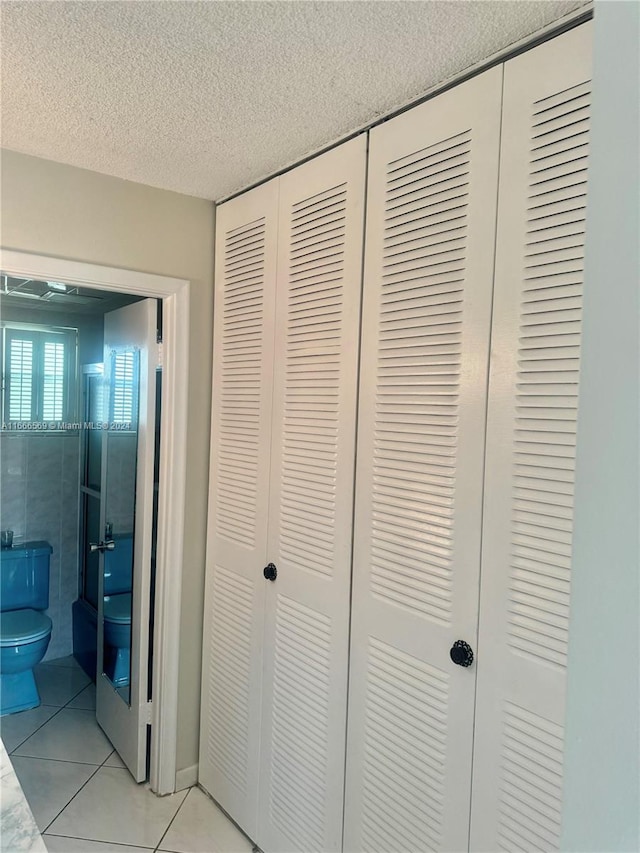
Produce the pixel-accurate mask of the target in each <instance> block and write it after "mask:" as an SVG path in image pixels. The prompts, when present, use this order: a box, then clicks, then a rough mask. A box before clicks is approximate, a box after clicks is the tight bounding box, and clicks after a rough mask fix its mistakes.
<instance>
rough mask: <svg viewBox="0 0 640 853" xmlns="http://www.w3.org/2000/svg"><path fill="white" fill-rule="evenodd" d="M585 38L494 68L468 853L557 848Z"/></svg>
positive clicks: (586, 91) (580, 32) (585, 31)
mask: <svg viewBox="0 0 640 853" xmlns="http://www.w3.org/2000/svg"><path fill="white" fill-rule="evenodd" d="M591 38H592V26H591V25H590V24H588V25H584V26H581V27H579V28H577V29H574V30H571V31H570V32H568V33H565V34H564V35H562V36H560V37H559V38H557V39H553V40H552V41H549V42H547V43H546V44H543V45H540V46H539V47H537V48H535V49H534V50H532V51H530V52H529V53H525V54H523V55H522V56H519V57H517V58H516V59H513V60H511V61H510V62H508V63H506V65H505V79H504V104H503V120H502V145H501V155H500V196H499V201H498V234H497V246H496V274H495V290H494V312H493V327H492V333H491V377H490V383H489V407H488V420H487V456H486V476H485V499H484V524H483V539H482V582H481V585H480V590H481V592H480V636H479V640H478V693H477V700H476V725H475V731H476V734H475V749H474V764H473V797H472V804H473V809H472V821H471V849H472V850H474V851H475V850H477V851H494V850H505V851H511V850H527V851H529V850H545V851H546V850H557V849H558V847H559V843H560V824H561V816H562V765H563V739H564V714H565V689H566V675H567V640H568V627H569V598H570V575H571V542H572V533H573V487H574V464H575V450H576V416H577V411H578V378H579V368H580V338H581V325H582V324H581V312H582V280H583V269H584V235H585V214H586V201H587V160H588V153H589V104H590V77H591Z"/></svg>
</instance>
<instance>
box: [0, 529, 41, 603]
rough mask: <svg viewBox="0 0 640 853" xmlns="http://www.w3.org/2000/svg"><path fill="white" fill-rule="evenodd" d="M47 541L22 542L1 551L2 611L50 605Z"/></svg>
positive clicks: (0, 593) (0, 601)
mask: <svg viewBox="0 0 640 853" xmlns="http://www.w3.org/2000/svg"><path fill="white" fill-rule="evenodd" d="M52 551H53V548H52V547H51V545H49V543H48V542H23V543H22V544H21V545H14V546H13V547H12V548H6V549H2V550H0V610H22V609H24V608H31V609H32V610H46V609H47V607H49V561H50V558H51V552H52Z"/></svg>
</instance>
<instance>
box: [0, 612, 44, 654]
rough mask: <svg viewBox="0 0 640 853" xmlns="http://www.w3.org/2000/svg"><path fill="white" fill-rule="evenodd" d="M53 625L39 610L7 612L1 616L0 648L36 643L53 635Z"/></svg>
mask: <svg viewBox="0 0 640 853" xmlns="http://www.w3.org/2000/svg"><path fill="white" fill-rule="evenodd" d="M52 627H53V623H52V622H51V619H49V617H48V616H45V614H44V613H41V612H40V611H38V610H29V609H25V610H5V611H4V612H3V613H2V614H0V648H6V647H7V646H17V645H22V644H24V643H35V642H36V641H37V640H42V639H44V638H45V637H47V636H48V635H49V634H50V633H51V628H52Z"/></svg>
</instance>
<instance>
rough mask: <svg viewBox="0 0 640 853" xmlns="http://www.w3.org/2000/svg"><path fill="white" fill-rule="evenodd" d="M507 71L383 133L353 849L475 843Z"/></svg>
mask: <svg viewBox="0 0 640 853" xmlns="http://www.w3.org/2000/svg"><path fill="white" fill-rule="evenodd" d="M501 91H502V68H501V67H496V68H494V69H492V70H490V71H488V72H486V73H484V74H482V75H480V76H478V77H476V78H474V79H472V80H470V81H468V82H466V83H464V84H462V85H460V86H458V87H456V88H455V89H452V90H451V91H449V92H446V93H444V94H442V95H440V96H438V97H437V98H434V99H433V100H431V101H428V102H426V103H425V104H423V105H421V106H419V107H417V108H415V109H412V110H410V111H409V112H407V113H405V114H403V115H401V116H399V117H398V118H395V119H393V120H391V121H389V122H387V123H385V124H384V125H382V126H380V127H378V128H376V129H374V130H373V131H372V132H371V144H370V160H369V182H368V201H367V235H366V249H365V281H364V308H363V337H362V359H361V382H360V411H359V419H358V456H357V468H356V510H355V531H354V576H353V615H352V639H351V661H350V688H349V721H348V739H347V742H348V749H347V782H346V785H347V789H346V807H345V834H344V849H345V851H348V853H355V851H365V850H366V851H380V853H383V851H384V853H389V851H393V853H401V851H411V852H412V853H418V851H420V853H422V851H425V850H455V851H460V850H464V849H466V848H467V845H468V840H469V814H470V793H471V757H472V742H473V714H474V693H475V675H476V670H475V665H473V664H472V665H471V666H470V667H462V666H456V665H455V664H454V663H453V661H452V659H451V658H450V649H451V648H452V646H453V644H454V642H456V641H458V640H461V641H464V642H466V643H468V644H469V645H470V646H471V647H472V648H473V649H475V647H476V633H477V614H478V584H479V573H480V533H481V512H482V475H483V463H484V425H485V417H486V395H487V371H488V359H489V329H490V320H491V318H490V314H491V294H492V282H493V261H494V237H495V214H496V196H497V186H498V157H499V135H500V107H501Z"/></svg>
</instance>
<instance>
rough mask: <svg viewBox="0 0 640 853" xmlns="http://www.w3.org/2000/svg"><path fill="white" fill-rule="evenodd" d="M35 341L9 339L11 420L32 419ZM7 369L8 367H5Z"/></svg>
mask: <svg viewBox="0 0 640 853" xmlns="http://www.w3.org/2000/svg"><path fill="white" fill-rule="evenodd" d="M33 356H34V354H33V341H32V340H22V339H20V338H17V337H13V336H12V337H11V338H10V340H9V358H8V359H7V360H8V372H9V376H8V383H7V384H8V392H9V406H8V409H9V420H11V421H30V420H31V418H32V412H33V370H34V358H33ZM5 370H6V368H5Z"/></svg>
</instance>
